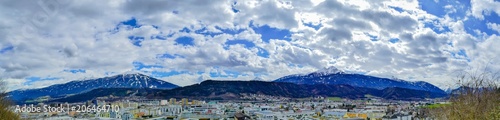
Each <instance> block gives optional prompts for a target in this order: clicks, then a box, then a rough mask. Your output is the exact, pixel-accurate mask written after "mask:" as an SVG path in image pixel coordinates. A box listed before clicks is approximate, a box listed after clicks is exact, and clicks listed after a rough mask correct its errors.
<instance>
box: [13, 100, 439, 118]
mask: <svg viewBox="0 0 500 120" xmlns="http://www.w3.org/2000/svg"><path fill="white" fill-rule="evenodd" d="M107 100H108V99H103V98H100V99H95V100H92V101H87V102H80V103H51V104H43V103H39V104H36V105H34V107H37V106H38V107H42V106H45V107H47V106H52V107H60V106H63V108H64V109H65V110H63V111H65V112H36V111H35V112H19V111H18V112H17V113H18V114H19V115H20V116H21V118H23V119H43V120H80V119H96V120H134V119H144V120H235V119H236V120H242V119H247V120H248V119H250V120H344V119H348V120H392V119H394V120H414V119H426V118H428V115H427V114H428V113H427V112H426V111H425V109H421V108H423V107H425V106H428V105H432V104H447V103H446V102H445V101H443V100H439V99H425V100H420V101H395V100H384V99H380V98H374V97H372V98H363V99H343V98H338V97H314V98H302V99H291V98H284V97H276V96H267V95H257V94H245V95H244V97H241V99H239V100H194V99H193V100H191V99H188V98H181V99H176V98H170V99H165V100H146V99H139V98H134V99H121V100H115V101H107ZM64 106H93V107H95V106H108V108H106V109H104V108H105V107H103V109H100V110H99V109H98V110H95V109H94V110H90V109H88V110H84V111H82V110H75V107H64ZM71 108H73V109H71ZM12 109H19V108H16V107H14V106H13V107H12Z"/></svg>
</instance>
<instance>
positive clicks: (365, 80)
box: [275, 67, 445, 94]
mask: <svg viewBox="0 0 500 120" xmlns="http://www.w3.org/2000/svg"><path fill="white" fill-rule="evenodd" d="M275 82H289V83H296V84H309V85H314V84H346V85H351V86H357V87H366V88H374V89H379V90H381V89H385V88H389V87H400V88H407V89H414V90H423V91H429V92H435V93H439V94H442V93H445V92H444V91H443V90H441V89H439V88H438V87H436V86H434V85H432V84H430V83H427V82H423V81H419V82H409V81H404V80H397V79H396V80H394V79H388V78H379V77H373V76H368V75H361V74H352V73H345V72H342V71H340V70H338V69H337V68H335V67H330V68H326V69H323V70H319V71H316V72H313V73H309V74H305V75H289V76H285V77H282V78H279V79H276V80H275Z"/></svg>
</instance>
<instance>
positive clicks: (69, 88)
mask: <svg viewBox="0 0 500 120" xmlns="http://www.w3.org/2000/svg"><path fill="white" fill-rule="evenodd" d="M177 87H179V86H177V85H175V84H172V83H169V82H166V81H163V80H159V79H156V78H152V77H149V76H147V75H143V74H139V73H136V74H119V75H114V76H109V77H103V78H97V79H89V80H81V81H71V82H67V83H63V84H56V85H51V86H48V87H45V88H37V89H25V90H14V91H11V92H9V93H8V94H9V97H10V98H11V99H13V100H14V101H18V102H22V101H26V100H32V99H36V98H38V97H44V96H47V97H50V98H59V97H64V96H67V95H71V94H78V93H83V92H87V91H91V90H93V89H96V88H158V89H172V88H177Z"/></svg>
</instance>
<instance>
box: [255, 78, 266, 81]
mask: <svg viewBox="0 0 500 120" xmlns="http://www.w3.org/2000/svg"><path fill="white" fill-rule="evenodd" d="M252 80H256V81H264V79H262V78H260V77H255V78H253V79H252Z"/></svg>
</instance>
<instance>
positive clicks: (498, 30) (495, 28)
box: [486, 23, 500, 33]
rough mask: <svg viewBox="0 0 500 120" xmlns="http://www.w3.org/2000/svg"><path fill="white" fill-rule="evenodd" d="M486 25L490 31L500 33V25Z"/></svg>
mask: <svg viewBox="0 0 500 120" xmlns="http://www.w3.org/2000/svg"><path fill="white" fill-rule="evenodd" d="M486 25H487V26H488V29H492V30H494V31H497V33H500V24H496V23H486Z"/></svg>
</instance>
